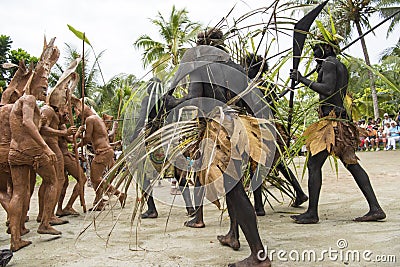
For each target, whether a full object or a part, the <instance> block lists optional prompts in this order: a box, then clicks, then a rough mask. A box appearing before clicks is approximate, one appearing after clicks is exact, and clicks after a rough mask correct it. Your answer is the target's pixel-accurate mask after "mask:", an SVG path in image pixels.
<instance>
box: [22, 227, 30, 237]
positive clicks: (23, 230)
mask: <svg viewBox="0 0 400 267" xmlns="http://www.w3.org/2000/svg"><path fill="white" fill-rule="evenodd" d="M30 231H31V230H29V229H28V228H24V229H21V236H24V235H26V234H27V233H29V232H30Z"/></svg>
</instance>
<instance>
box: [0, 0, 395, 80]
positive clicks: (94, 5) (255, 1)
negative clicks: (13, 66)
mask: <svg viewBox="0 0 400 267" xmlns="http://www.w3.org/2000/svg"><path fill="white" fill-rule="evenodd" d="M0 1H1V9H2V22H1V23H0V34H4V35H8V36H10V37H11V40H12V41H13V44H12V49H17V48H22V49H24V50H26V51H27V52H28V53H30V54H31V55H33V56H37V57H38V56H40V54H41V51H42V47H43V36H44V35H46V37H47V39H48V40H49V39H50V38H52V37H57V38H56V45H57V46H58V47H59V48H60V50H61V56H60V59H59V60H62V59H63V57H64V56H65V55H64V53H65V52H64V49H65V44H64V43H68V44H70V45H72V46H73V47H76V48H78V51H81V47H82V42H81V41H80V40H78V39H77V38H76V37H75V36H74V34H73V33H72V32H70V31H69V29H68V27H67V24H70V25H72V26H73V27H75V28H76V29H78V30H80V31H84V32H85V33H86V36H87V37H88V39H89V41H90V42H91V44H92V45H93V47H94V49H95V52H96V53H97V54H99V53H100V52H101V51H103V50H105V52H104V53H103V56H102V57H101V61H100V65H101V68H102V71H103V74H104V77H105V80H106V81H108V80H109V79H111V78H112V77H113V76H114V75H117V74H119V73H131V74H134V75H136V76H137V77H138V78H140V77H141V76H142V75H144V74H145V73H146V71H145V70H144V69H143V68H142V65H141V53H142V51H140V50H136V49H135V48H134V47H133V45H132V44H133V42H134V41H135V40H136V39H137V38H138V37H139V36H140V35H142V34H148V35H150V36H152V37H153V38H154V39H158V32H157V28H156V26H154V25H153V24H152V23H151V22H150V21H149V18H154V17H155V16H156V15H157V12H158V11H160V12H161V13H162V14H163V16H164V18H168V16H169V14H170V11H171V9H172V5H173V4H175V6H176V8H177V9H181V8H186V10H187V11H189V14H188V16H189V18H190V19H191V20H192V21H198V22H201V23H202V24H203V25H214V24H216V23H217V22H218V21H219V20H220V19H221V18H222V17H223V16H225V15H226V14H227V13H228V11H229V10H230V9H231V8H232V7H233V6H234V5H235V4H237V5H236V8H235V13H234V14H237V15H236V17H238V16H239V15H242V14H244V13H246V12H248V11H250V10H252V9H255V8H257V7H262V6H265V5H266V3H269V2H270V1H260V0H246V1H245V2H244V1H237V0H219V1H216V0H200V1H195V0H192V1H182V0H175V1H171V0H162V1H161V0H158V1H156V0H143V1H132V0H68V1H60V0H35V1H32V0H13V1H11V0H0ZM232 17H235V16H232ZM376 23H377V22H375V21H374V22H372V25H375V24H376ZM386 28H387V23H386V24H385V25H384V26H382V27H381V28H380V30H379V31H378V33H377V36H376V37H374V36H373V35H372V34H370V35H368V37H367V45H368V48H369V52H370V57H371V61H372V63H378V56H379V54H380V53H381V52H382V51H383V50H384V49H385V48H387V47H389V46H393V45H394V44H395V43H396V41H397V39H396V38H398V36H399V35H400V29H397V33H395V34H393V36H392V38H391V39H390V40H386ZM394 36H397V37H396V38H395V37H394ZM284 45H285V47H290V46H291V41H289V42H288V43H287V44H284ZM346 52H348V53H350V54H352V55H354V56H358V57H362V52H361V46H360V45H359V44H355V45H353V46H352V48H351V49H349V50H347V51H346ZM92 56H93V55H92ZM92 58H93V57H92ZM282 75H284V76H286V75H285V74H282Z"/></svg>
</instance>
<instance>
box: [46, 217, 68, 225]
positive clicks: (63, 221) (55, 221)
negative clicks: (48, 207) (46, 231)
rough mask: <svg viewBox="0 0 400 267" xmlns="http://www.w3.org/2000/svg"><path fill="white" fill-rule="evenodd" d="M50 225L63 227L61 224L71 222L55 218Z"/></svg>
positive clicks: (51, 219) (52, 218)
mask: <svg viewBox="0 0 400 267" xmlns="http://www.w3.org/2000/svg"><path fill="white" fill-rule="evenodd" d="M49 223H50V225H61V224H66V223H69V221H67V220H63V219H60V218H58V217H55V216H54V217H51V218H50V222H49Z"/></svg>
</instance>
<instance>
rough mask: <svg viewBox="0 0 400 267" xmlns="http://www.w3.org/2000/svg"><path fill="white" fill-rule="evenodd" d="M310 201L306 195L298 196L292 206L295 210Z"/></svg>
mask: <svg viewBox="0 0 400 267" xmlns="http://www.w3.org/2000/svg"><path fill="white" fill-rule="evenodd" d="M307 200H308V196H306V195H301V196H296V199H295V200H294V202H293V204H292V205H291V206H292V207H293V208H298V207H300V206H301V204H303V203H304V202H306V201H307Z"/></svg>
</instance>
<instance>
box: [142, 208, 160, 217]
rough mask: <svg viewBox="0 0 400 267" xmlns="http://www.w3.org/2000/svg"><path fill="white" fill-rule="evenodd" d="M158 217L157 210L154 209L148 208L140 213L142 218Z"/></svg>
mask: <svg viewBox="0 0 400 267" xmlns="http://www.w3.org/2000/svg"><path fill="white" fill-rule="evenodd" d="M157 217H158V212H157V211H156V210H148V211H146V212H145V213H142V215H141V218H142V219H155V218H157Z"/></svg>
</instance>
